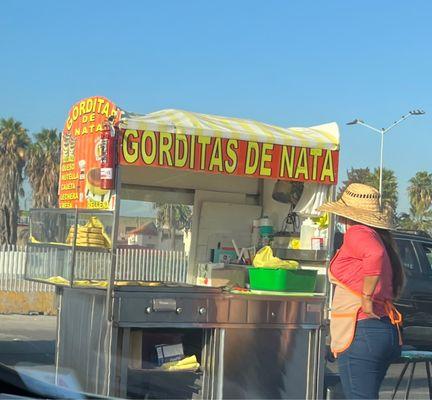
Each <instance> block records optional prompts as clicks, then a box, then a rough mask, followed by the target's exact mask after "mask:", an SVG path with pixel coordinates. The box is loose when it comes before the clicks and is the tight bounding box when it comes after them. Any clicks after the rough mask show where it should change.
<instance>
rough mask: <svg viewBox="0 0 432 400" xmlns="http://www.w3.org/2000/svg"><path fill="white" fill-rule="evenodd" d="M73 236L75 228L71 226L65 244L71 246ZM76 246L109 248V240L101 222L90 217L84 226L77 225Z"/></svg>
mask: <svg viewBox="0 0 432 400" xmlns="http://www.w3.org/2000/svg"><path fill="white" fill-rule="evenodd" d="M74 234H75V226H71V228H70V230H69V234H68V236H67V238H66V243H67V244H72V242H73V238H74ZM76 245H77V246H87V247H105V248H108V249H109V248H110V247H111V240H110V238H109V237H108V235H107V234H106V232H105V229H104V226H103V224H102V222H100V221H99V219H98V218H96V217H91V218H90V219H89V221H88V222H87V223H86V224H85V225H83V226H82V225H78V233H77V241H76Z"/></svg>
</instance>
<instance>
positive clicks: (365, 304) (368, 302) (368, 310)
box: [361, 296, 380, 319]
mask: <svg viewBox="0 0 432 400" xmlns="http://www.w3.org/2000/svg"><path fill="white" fill-rule="evenodd" d="M361 306H362V311H363V312H364V313H365V314H366V315H367V316H368V317H369V318H377V319H380V317H378V315H376V314H375V313H374V311H373V301H372V299H371V298H370V297H365V296H362V303H361Z"/></svg>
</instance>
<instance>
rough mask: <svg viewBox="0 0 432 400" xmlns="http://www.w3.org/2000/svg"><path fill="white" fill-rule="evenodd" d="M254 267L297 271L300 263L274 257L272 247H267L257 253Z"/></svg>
mask: <svg viewBox="0 0 432 400" xmlns="http://www.w3.org/2000/svg"><path fill="white" fill-rule="evenodd" d="M253 266H254V267H257V268H286V269H296V268H298V266H299V263H298V262H297V261H293V260H281V259H280V258H278V257H274V256H273V251H272V249H271V247H270V246H265V247H263V248H262V249H261V250H260V251H258V253H256V255H255V257H254V259H253Z"/></svg>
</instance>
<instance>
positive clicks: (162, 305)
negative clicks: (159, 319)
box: [152, 299, 179, 312]
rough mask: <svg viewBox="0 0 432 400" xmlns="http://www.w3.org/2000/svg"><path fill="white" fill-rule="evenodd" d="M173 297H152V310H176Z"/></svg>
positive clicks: (175, 302)
mask: <svg viewBox="0 0 432 400" xmlns="http://www.w3.org/2000/svg"><path fill="white" fill-rule="evenodd" d="M178 309H179V307H177V301H176V300H175V299H153V301H152V311H154V312H178Z"/></svg>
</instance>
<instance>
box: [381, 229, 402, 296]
mask: <svg viewBox="0 0 432 400" xmlns="http://www.w3.org/2000/svg"><path fill="white" fill-rule="evenodd" d="M375 230H376V232H377V233H378V234H379V235H380V238H381V240H382V242H383V243H384V246H385V248H386V251H387V255H388V256H389V258H390V264H391V266H392V270H393V281H392V284H393V296H394V297H395V298H397V297H398V296H399V295H400V294H401V292H402V288H403V285H404V282H405V274H404V270H403V267H402V260H401V258H400V255H399V251H398V248H397V245H396V242H395V240H394V238H393V235H392V233H391V232H390V231H387V230H385V229H378V228H375Z"/></svg>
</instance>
